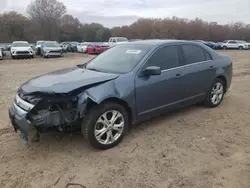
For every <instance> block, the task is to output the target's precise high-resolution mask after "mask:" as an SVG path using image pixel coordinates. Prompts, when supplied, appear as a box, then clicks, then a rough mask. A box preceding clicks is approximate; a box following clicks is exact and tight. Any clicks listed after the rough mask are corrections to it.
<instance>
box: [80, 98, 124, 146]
mask: <svg viewBox="0 0 250 188" xmlns="http://www.w3.org/2000/svg"><path fill="white" fill-rule="evenodd" d="M128 125H129V120H128V114H127V111H126V110H125V108H124V107H123V106H121V105H119V104H117V103H114V102H106V103H103V104H100V105H96V106H94V107H93V108H91V109H90V111H89V112H88V113H87V115H86V116H85V117H84V119H83V121H82V125H81V128H82V134H83V136H84V137H85V138H86V139H87V141H88V142H89V143H90V144H91V145H92V146H93V147H95V148H98V149H109V148H112V147H114V146H116V145H118V144H119V143H120V142H121V140H122V139H123V137H124V136H125V134H126V133H127V131H128Z"/></svg>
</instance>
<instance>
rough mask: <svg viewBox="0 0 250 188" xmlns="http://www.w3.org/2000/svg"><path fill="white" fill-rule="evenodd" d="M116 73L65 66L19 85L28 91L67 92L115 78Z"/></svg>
mask: <svg viewBox="0 0 250 188" xmlns="http://www.w3.org/2000/svg"><path fill="white" fill-rule="evenodd" d="M118 76H119V75H118V74H109V73H103V72H96V71H91V70H88V69H82V68H79V67H73V68H67V69H63V70H58V71H55V72H51V73H48V74H45V75H42V76H39V77H36V78H33V79H31V80H29V81H27V82H26V83H24V84H23V85H22V86H21V90H22V91H23V92H24V93H26V94H28V93H36V92H39V93H46V94H53V93H69V92H71V91H73V90H76V89H78V88H81V87H85V86H90V85H91V84H98V83H101V82H105V81H109V80H112V79H115V78H117V77H118Z"/></svg>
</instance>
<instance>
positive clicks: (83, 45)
mask: <svg viewBox="0 0 250 188" xmlns="http://www.w3.org/2000/svg"><path fill="white" fill-rule="evenodd" d="M89 44H90V42H82V43H80V44H79V45H77V52H80V53H85V52H86V51H87V47H88V45H89Z"/></svg>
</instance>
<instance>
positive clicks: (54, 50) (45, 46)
mask: <svg viewBox="0 0 250 188" xmlns="http://www.w3.org/2000/svg"><path fill="white" fill-rule="evenodd" d="M62 54H63V51H62V48H61V47H60V45H59V44H58V42H56V41H44V42H43V43H42V45H41V56H42V57H44V58H46V57H53V56H62Z"/></svg>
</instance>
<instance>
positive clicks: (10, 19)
mask: <svg viewBox="0 0 250 188" xmlns="http://www.w3.org/2000/svg"><path fill="white" fill-rule="evenodd" d="M28 24H29V20H28V19H27V18H26V17H25V16H23V15H22V14H18V13H17V12H14V11H11V12H8V13H4V14H2V15H0V25H1V27H0V40H1V41H3V42H8V41H12V40H24V39H26V37H27V36H26V35H25V33H26V28H27V26H28Z"/></svg>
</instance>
